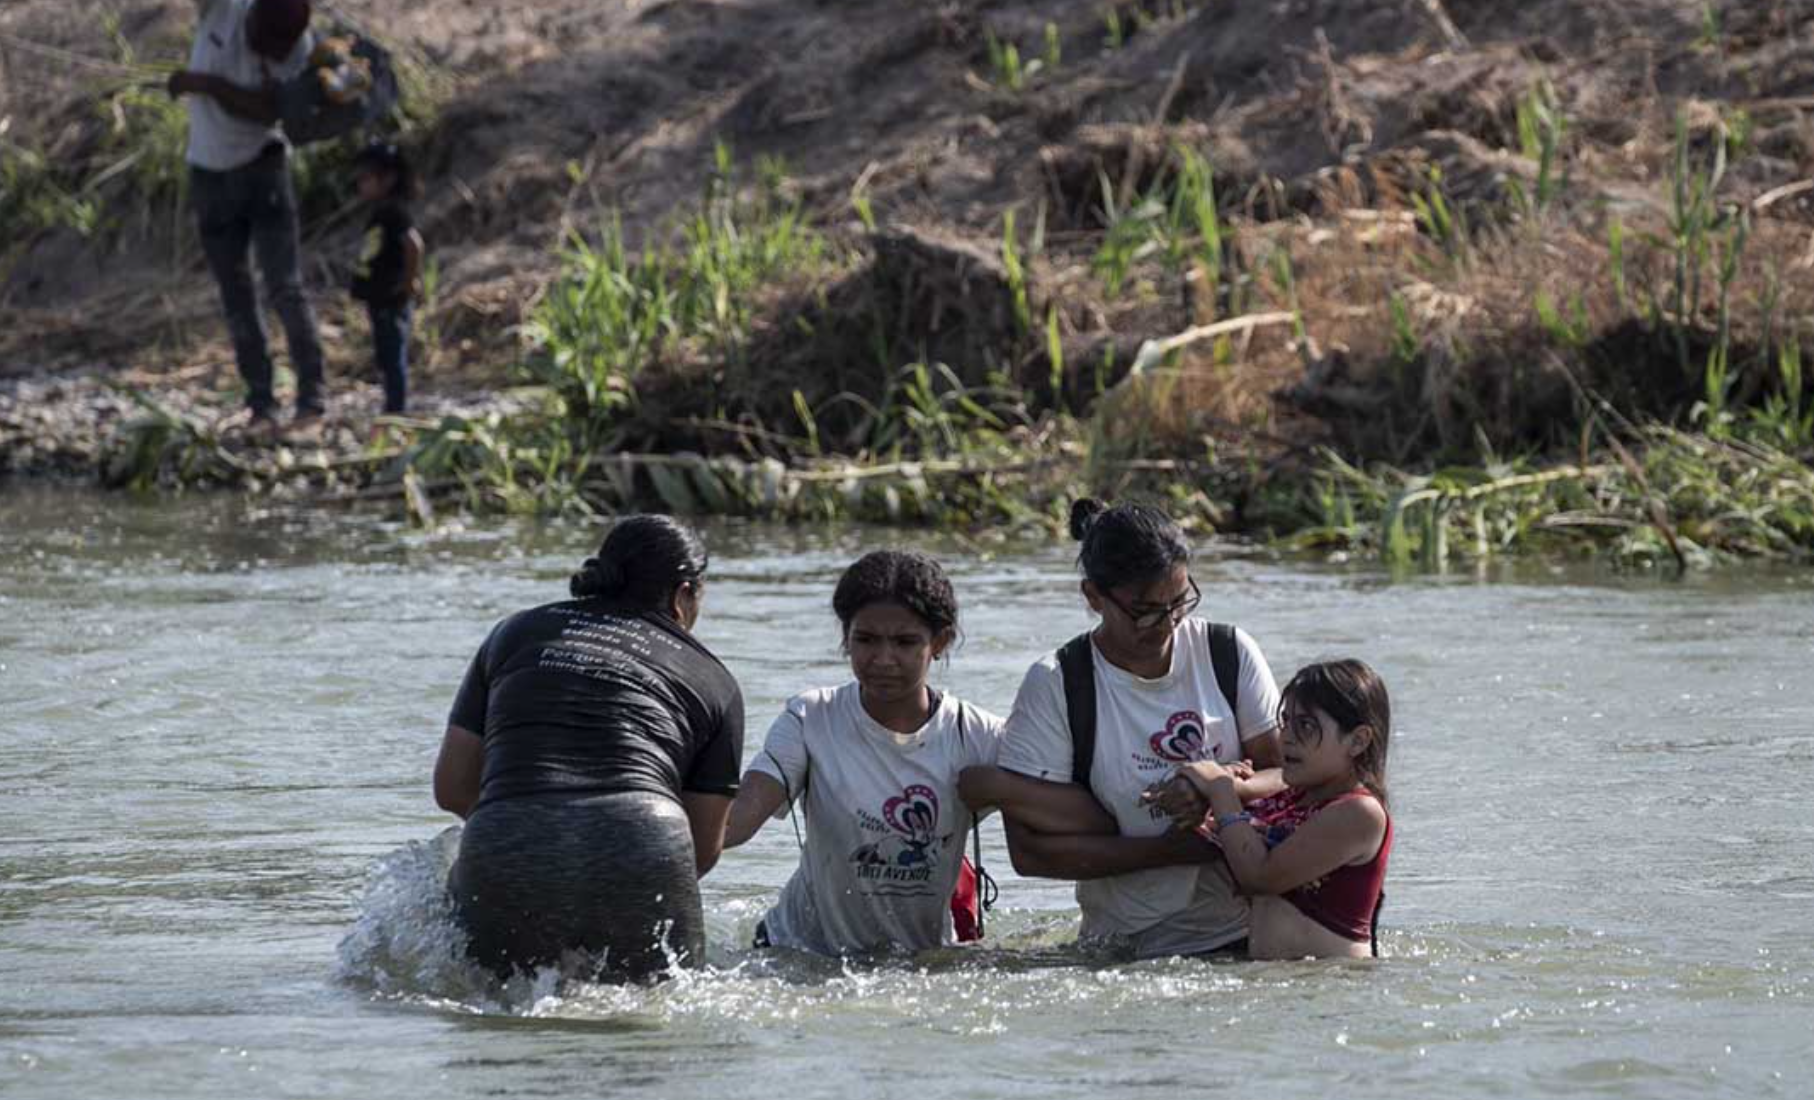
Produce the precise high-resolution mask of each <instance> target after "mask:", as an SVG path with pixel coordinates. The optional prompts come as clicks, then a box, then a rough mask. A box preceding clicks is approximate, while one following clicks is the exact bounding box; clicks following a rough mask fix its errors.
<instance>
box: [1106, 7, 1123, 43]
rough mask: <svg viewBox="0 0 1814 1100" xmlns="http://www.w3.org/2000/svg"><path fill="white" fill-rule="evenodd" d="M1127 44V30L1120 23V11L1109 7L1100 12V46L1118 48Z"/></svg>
mask: <svg viewBox="0 0 1814 1100" xmlns="http://www.w3.org/2000/svg"><path fill="white" fill-rule="evenodd" d="M1125 45H1127V32H1126V30H1125V29H1124V28H1123V27H1122V25H1121V12H1120V10H1119V9H1116V8H1113V7H1110V8H1105V9H1103V12H1102V48H1103V49H1105V50H1118V49H1120V48H1121V47H1122V46H1125Z"/></svg>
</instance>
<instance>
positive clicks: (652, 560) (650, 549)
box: [567, 515, 706, 611]
mask: <svg viewBox="0 0 1814 1100" xmlns="http://www.w3.org/2000/svg"><path fill="white" fill-rule="evenodd" d="M705 567H706V552H705V543H703V542H701V541H700V539H699V535H698V534H697V533H696V532H695V531H694V530H693V529H692V528H691V527H688V526H687V525H686V524H684V523H681V522H680V521H679V520H677V519H675V518H673V517H672V516H656V515H635V516H625V517H623V518H622V519H620V520H618V521H617V522H616V523H613V524H612V525H611V530H610V532H609V533H608V534H606V535H605V541H604V544H603V545H602V546H600V547H599V548H598V556H597V557H592V558H587V559H586V560H585V562H584V564H582V565H581V566H580V567H579V572H577V573H575V574H573V578H572V579H571V580H570V581H568V582H567V590H568V591H570V592H572V593H573V597H574V599H582V600H583V599H603V600H610V601H612V602H614V603H618V604H621V605H623V606H625V607H631V608H635V609H636V610H639V611H661V610H664V609H665V608H666V607H667V604H668V601H669V600H672V599H673V598H674V590H675V589H676V588H679V587H680V586H681V585H683V584H692V583H695V582H697V581H699V580H700V579H701V578H702V577H704V576H705Z"/></svg>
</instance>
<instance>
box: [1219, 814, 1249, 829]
mask: <svg viewBox="0 0 1814 1100" xmlns="http://www.w3.org/2000/svg"><path fill="white" fill-rule="evenodd" d="M1243 821H1245V822H1247V823H1249V824H1252V822H1253V815H1252V814H1250V813H1248V812H1247V811H1245V810H1242V811H1241V812H1240V813H1238V814H1226V815H1224V816H1222V817H1218V818H1216V828H1218V829H1226V828H1228V827H1229V826H1230V825H1239V824H1240V823H1242V822H1243Z"/></svg>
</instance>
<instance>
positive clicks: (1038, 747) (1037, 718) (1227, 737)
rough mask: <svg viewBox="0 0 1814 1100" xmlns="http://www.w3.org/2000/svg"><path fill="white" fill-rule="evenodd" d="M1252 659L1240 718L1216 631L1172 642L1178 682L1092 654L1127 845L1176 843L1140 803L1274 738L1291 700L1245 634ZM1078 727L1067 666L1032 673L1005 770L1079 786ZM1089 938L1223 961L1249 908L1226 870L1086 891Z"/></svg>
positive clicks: (1186, 633)
mask: <svg viewBox="0 0 1814 1100" xmlns="http://www.w3.org/2000/svg"><path fill="white" fill-rule="evenodd" d="M1235 640H1236V644H1237V648H1238V649H1239V651H1240V656H1241V671H1240V685H1239V690H1238V691H1237V692H1236V698H1237V700H1238V701H1239V703H1240V708H1241V713H1240V714H1239V715H1235V714H1232V713H1230V712H1229V709H1228V701H1227V699H1225V698H1223V695H1222V691H1221V688H1220V687H1218V686H1217V684H1216V673H1215V666H1214V662H1213V661H1212V659H1211V657H1210V650H1209V624H1208V623H1206V622H1204V621H1203V620H1201V619H1186V620H1185V621H1184V622H1182V623H1180V624H1178V629H1177V631H1176V632H1175V634H1174V636H1173V639H1172V667H1171V671H1170V672H1168V673H1166V674H1165V675H1164V676H1161V677H1159V678H1158V679H1154V680H1145V679H1141V678H1140V677H1138V676H1135V675H1134V674H1133V673H1131V672H1128V671H1127V670H1126V669H1122V668H1118V667H1116V666H1115V665H1112V664H1110V663H1109V661H1108V659H1107V658H1105V657H1103V655H1102V651H1101V650H1098V649H1096V647H1095V646H1094V644H1092V645H1091V647H1090V651H1091V654H1092V656H1093V657H1094V658H1095V662H1094V663H1095V669H1096V752H1095V756H1094V758H1093V761H1092V763H1091V765H1090V788H1091V791H1092V792H1093V793H1094V794H1095V796H1096V799H1097V801H1099V802H1101V803H1102V805H1103V807H1104V808H1105V809H1107V810H1108V811H1109V813H1110V814H1112V815H1113V816H1114V818H1115V822H1116V824H1117V825H1119V826H1120V828H1121V834H1122V835H1123V836H1134V837H1149V836H1158V835H1159V834H1161V833H1163V832H1165V830H1166V829H1167V827H1168V826H1169V824H1170V823H1169V821H1168V820H1167V819H1166V817H1165V816H1164V815H1163V814H1161V813H1160V812H1159V811H1158V810H1156V809H1154V808H1152V807H1149V806H1145V805H1142V804H1141V802H1140V792H1141V791H1143V790H1145V789H1146V788H1147V787H1148V786H1149V785H1151V784H1152V783H1154V782H1156V781H1158V780H1161V779H1164V778H1166V777H1167V776H1169V775H1171V774H1172V773H1173V772H1174V771H1175V770H1176V769H1177V768H1178V766H1179V765H1180V764H1185V763H1189V762H1191V761H1196V760H1218V761H1221V762H1224V763H1227V762H1231V761H1235V760H1239V759H1241V758H1242V756H1243V753H1242V748H1241V746H1242V744H1243V743H1244V742H1247V741H1251V740H1253V739H1254V738H1256V737H1260V736H1262V735H1264V734H1266V733H1269V732H1271V731H1272V729H1273V728H1274V726H1275V725H1276V724H1277V721H1278V709H1279V689H1278V685H1277V684H1276V683H1274V682H1273V679H1272V669H1270V668H1269V667H1267V664H1266V657H1265V655H1264V654H1262V653H1261V652H1260V647H1259V645H1258V644H1257V643H1256V642H1255V641H1254V640H1253V638H1252V637H1250V636H1249V635H1248V634H1247V632H1246V631H1242V630H1236V631H1235ZM1071 764H1072V752H1071V728H1070V722H1069V721H1068V719H1067V718H1066V716H1065V696H1064V674H1063V673H1062V672H1061V671H1060V670H1059V667H1058V658H1057V656H1056V655H1052V656H1048V657H1046V658H1044V659H1042V660H1041V661H1040V662H1039V663H1037V664H1035V665H1034V666H1033V667H1032V668H1030V669H1028V670H1027V675H1026V678H1025V679H1024V680H1022V681H1021V685H1020V694H1019V695H1017V696H1016V697H1015V699H1014V711H1013V713H1012V714H1010V715H1009V716H1008V724H1007V729H1006V731H1005V732H1004V733H1003V736H1002V750H1001V766H1002V767H1004V768H1006V769H1008V770H1009V771H1012V772H1018V773H1020V774H1021V775H1028V776H1032V777H1033V778H1035V779H1044V780H1048V781H1051V782H1055V783H1069V782H1071V781H1072V776H1073V772H1072V770H1071ZM1077 904H1078V905H1079V906H1080V907H1081V908H1082V910H1083V928H1082V935H1083V936H1084V937H1086V938H1096V937H1103V936H1110V937H1117V938H1122V939H1126V940H1129V941H1131V942H1132V944H1133V947H1134V950H1135V953H1136V954H1138V955H1140V956H1141V957H1153V956H1160V955H1175V954H1195V953H1198V952H1202V951H1212V950H1214V949H1216V948H1218V947H1222V946H1224V945H1226V944H1229V943H1232V942H1234V941H1236V940H1238V939H1240V938H1241V937H1242V936H1244V935H1246V926H1247V905H1246V903H1245V902H1243V901H1242V900H1241V899H1240V898H1238V897H1236V896H1235V893H1234V884H1233V880H1232V879H1231V878H1230V876H1229V873H1228V869H1227V867H1226V866H1224V865H1223V864H1222V863H1220V862H1216V863H1209V864H1201V865H1197V866H1181V867H1157V868H1153V869H1151V870H1146V871H1135V872H1133V873H1131V874H1126V875H1116V876H1113V877H1110V878H1101V879H1094V880H1091V881H1085V882H1080V883H1078V884H1077Z"/></svg>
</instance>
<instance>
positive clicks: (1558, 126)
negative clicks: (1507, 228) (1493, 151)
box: [1508, 80, 1568, 217]
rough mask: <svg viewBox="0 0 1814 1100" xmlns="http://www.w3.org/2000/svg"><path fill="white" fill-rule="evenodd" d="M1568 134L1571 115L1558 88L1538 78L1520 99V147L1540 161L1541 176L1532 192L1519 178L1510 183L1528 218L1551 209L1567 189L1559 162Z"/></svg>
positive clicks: (1534, 184) (1530, 158) (1523, 151)
mask: <svg viewBox="0 0 1814 1100" xmlns="http://www.w3.org/2000/svg"><path fill="white" fill-rule="evenodd" d="M1567 133H1568V118H1567V116H1566V115H1565V114H1563V111H1562V107H1561V104H1560V103H1559V102H1558V101H1557V99H1556V90H1555V87H1554V86H1553V85H1551V84H1550V82H1549V81H1548V80H1541V81H1538V82H1537V83H1536V84H1535V85H1533V86H1532V87H1531V89H1530V91H1528V92H1526V93H1525V94H1524V97H1523V98H1521V99H1520V100H1519V101H1518V148H1519V151H1520V152H1521V153H1522V154H1523V155H1524V157H1525V159H1526V160H1531V161H1535V162H1536V164H1537V178H1536V180H1535V181H1533V183H1532V186H1531V189H1530V190H1529V191H1527V190H1526V189H1525V187H1524V184H1523V183H1522V182H1520V181H1518V180H1512V181H1510V183H1509V184H1508V186H1509V187H1510V188H1511V193H1512V199H1513V202H1514V204H1515V205H1516V206H1517V207H1518V208H1519V210H1520V211H1521V212H1522V213H1523V214H1524V215H1525V216H1526V217H1536V216H1538V215H1540V214H1542V213H1543V212H1544V211H1545V210H1547V209H1549V207H1550V204H1551V203H1553V202H1554V201H1555V200H1556V198H1557V197H1558V195H1560V194H1561V192H1562V190H1563V187H1564V183H1565V181H1564V180H1563V178H1562V175H1561V171H1560V163H1559V161H1560V157H1561V150H1562V143H1563V140H1564V139H1565V138H1566V136H1567Z"/></svg>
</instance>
